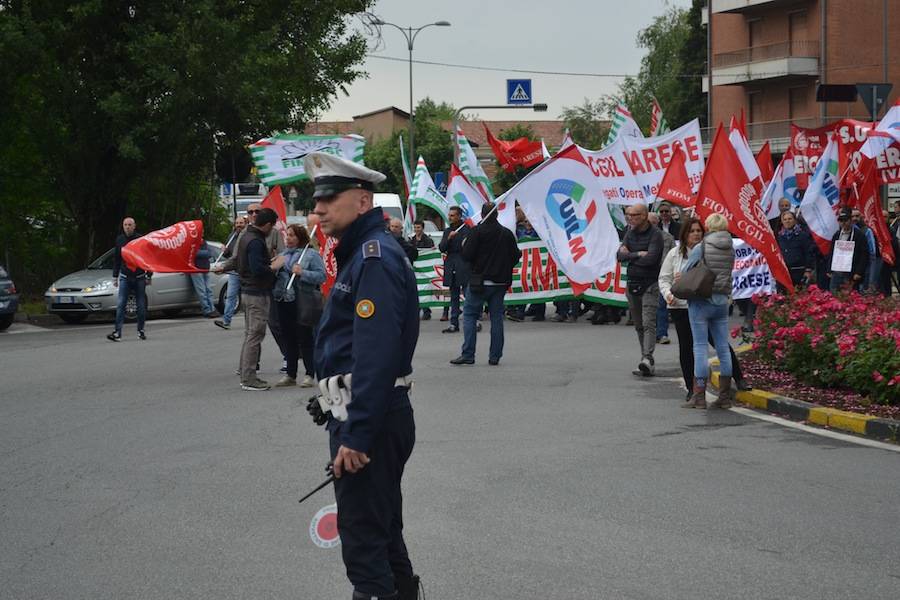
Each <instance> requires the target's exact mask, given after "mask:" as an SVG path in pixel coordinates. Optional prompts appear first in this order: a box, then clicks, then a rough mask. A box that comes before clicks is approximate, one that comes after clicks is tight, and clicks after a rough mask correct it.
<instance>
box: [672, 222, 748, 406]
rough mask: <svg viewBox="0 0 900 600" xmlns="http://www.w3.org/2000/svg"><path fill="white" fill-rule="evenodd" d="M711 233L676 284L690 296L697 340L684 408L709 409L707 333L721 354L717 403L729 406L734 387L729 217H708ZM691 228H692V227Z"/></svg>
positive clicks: (690, 316)
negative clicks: (707, 407) (730, 309)
mask: <svg viewBox="0 0 900 600" xmlns="http://www.w3.org/2000/svg"><path fill="white" fill-rule="evenodd" d="M705 225H706V231H707V234H706V236H705V237H704V238H703V240H702V241H701V242H700V243H698V244H697V245H696V246H694V247H693V248H692V249H691V251H690V252H689V253H688V256H687V260H686V261H685V262H684V265H682V267H681V277H679V281H678V283H677V285H673V287H672V290H671V291H672V292H673V294H674V295H675V296H678V297H681V298H687V300H688V319H689V321H690V324H691V337H692V338H693V341H694V344H693V346H694V384H693V386H692V393H691V397H690V398H689V400H688V402H686V403H685V404H684V406H685V407H688V406H690V407H693V408H706V383H707V380H708V379H709V364H708V362H707V347H708V338H709V337H710V336H711V337H712V341H713V343H714V345H715V347H716V355H717V356H718V357H719V369H720V371H719V398H718V399H717V400H716V402H715V406H717V407H719V408H729V407H730V406H731V405H732V400H733V398H734V390H732V388H731V376H732V363H731V345H730V344H729V343H728V305H729V304H730V303H731V287H732V271H733V270H734V245H733V244H732V242H731V235H730V234H729V233H728V220H727V219H726V218H725V217H723V216H722V215H720V214H718V213H714V214H711V215H709V216H708V217H707V218H706V223H705ZM688 229H690V227H689V228H688Z"/></svg>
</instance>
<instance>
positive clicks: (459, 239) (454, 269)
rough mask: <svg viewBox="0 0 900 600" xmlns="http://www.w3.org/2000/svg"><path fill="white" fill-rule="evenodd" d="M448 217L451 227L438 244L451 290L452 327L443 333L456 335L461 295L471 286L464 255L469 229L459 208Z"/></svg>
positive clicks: (446, 283) (448, 286)
mask: <svg viewBox="0 0 900 600" xmlns="http://www.w3.org/2000/svg"><path fill="white" fill-rule="evenodd" d="M448 217H449V221H450V226H449V227H447V229H445V230H444V237H443V238H441V242H440V243H439V244H438V249H439V250H440V251H441V252H442V253H443V254H444V255H445V256H446V258H445V259H444V287H447V288H449V289H450V326H449V327H447V328H446V329H444V331H443V333H456V332H457V331H459V295H460V293H461V292H462V290H463V288H465V287H466V286H467V285H468V284H469V265H468V264H467V263H466V261H465V260H464V259H463V255H462V249H463V244H464V243H465V242H466V238H467V237H468V236H469V227H468V225H465V224H464V223H463V221H462V211H461V210H460V209H459V207H457V206H454V207H451V208H450V211H449V213H448ZM460 227H461V228H460ZM510 235H512V234H510Z"/></svg>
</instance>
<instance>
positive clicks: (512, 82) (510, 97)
mask: <svg viewBox="0 0 900 600" xmlns="http://www.w3.org/2000/svg"><path fill="white" fill-rule="evenodd" d="M506 103H507V104H531V80H530V79H507V80H506Z"/></svg>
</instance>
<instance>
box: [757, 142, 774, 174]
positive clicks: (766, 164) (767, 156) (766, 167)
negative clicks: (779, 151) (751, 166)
mask: <svg viewBox="0 0 900 600" xmlns="http://www.w3.org/2000/svg"><path fill="white" fill-rule="evenodd" d="M756 164H757V165H758V166H759V173H760V175H762V180H763V184H765V185H769V182H770V181H772V178H773V177H775V166H774V165H773V164H772V150H770V149H769V140H766V143H765V144H763V147H762V148H760V149H759V153H757V155H756Z"/></svg>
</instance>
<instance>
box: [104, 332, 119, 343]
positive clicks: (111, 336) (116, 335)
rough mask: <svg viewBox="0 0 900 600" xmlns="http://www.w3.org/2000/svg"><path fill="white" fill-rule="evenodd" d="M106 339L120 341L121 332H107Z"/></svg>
mask: <svg viewBox="0 0 900 600" xmlns="http://www.w3.org/2000/svg"><path fill="white" fill-rule="evenodd" d="M106 339H108V340H109V341H111V342H121V341H122V334H121V333H116V332H115V331H113V332H112V333H111V334H109V335H108V336H106Z"/></svg>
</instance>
